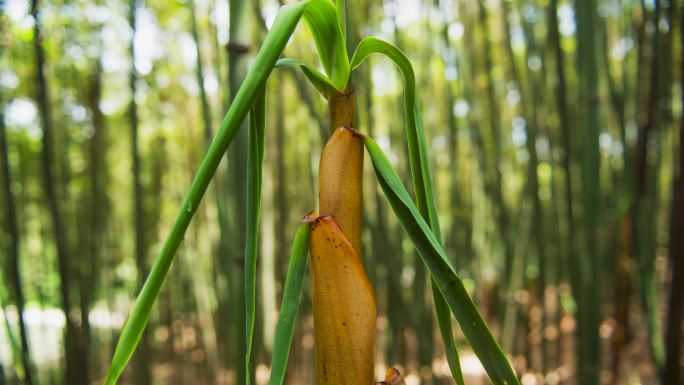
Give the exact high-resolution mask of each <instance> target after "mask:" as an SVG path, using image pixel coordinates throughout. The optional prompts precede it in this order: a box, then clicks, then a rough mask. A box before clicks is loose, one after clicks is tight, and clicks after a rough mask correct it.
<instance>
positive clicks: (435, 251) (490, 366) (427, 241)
mask: <svg viewBox="0 0 684 385" xmlns="http://www.w3.org/2000/svg"><path fill="white" fill-rule="evenodd" d="M364 145H365V146H366V149H367V151H368V153H369V154H370V156H371V160H372V162H373V168H374V169H375V173H376V175H377V177H378V182H379V184H380V187H381V188H382V190H383V192H384V193H385V197H386V198H387V200H388V201H389V203H390V205H391V207H392V209H393V210H394V212H395V214H396V216H397V218H398V219H399V221H400V223H401V224H402V227H403V228H404V230H405V232H406V233H407V234H408V236H409V237H410V238H411V241H412V242H413V244H414V246H415V247H416V249H417V250H418V254H419V255H420V257H421V259H422V260H423V262H424V264H425V266H426V267H427V269H428V271H429V272H430V275H431V276H432V278H433V279H434V282H435V284H436V286H437V287H438V288H439V291H440V292H441V294H442V295H443V297H444V299H445V300H446V302H447V303H448V305H449V308H450V309H451V312H452V313H453V315H454V316H455V317H456V320H457V321H458V323H459V325H460V326H461V329H462V330H463V334H464V335H465V337H466V339H467V340H468V343H469V344H470V346H471V347H472V348H473V351H474V352H475V354H476V355H477V357H478V358H479V359H480V362H481V363H482V365H483V366H484V368H485V370H486V371H487V374H488V375H489V377H490V379H491V380H492V382H493V383H494V384H497V385H499V384H501V385H519V382H518V378H517V377H516V375H515V372H514V371H513V368H512V367H511V365H510V363H509V362H508V359H507V358H506V355H505V354H504V353H503V351H502V350H501V347H500V346H499V344H498V342H497V341H496V339H495V338H494V336H493V335H492V333H491V331H490V330H489V328H488V327H487V324H486V323H485V321H484V319H483V318H482V315H481V314H480V312H479V310H478V309H477V307H476V306H475V304H474V302H473V301H472V299H471V298H470V296H469V295H468V293H467V291H466V289H465V286H463V282H461V280H460V279H459V278H458V275H457V274H456V272H455V270H454V268H453V266H452V265H451V262H450V261H449V259H448V258H447V256H446V253H445V252H444V249H443V248H442V246H441V245H440V243H439V241H438V239H437V238H436V236H435V234H433V232H432V230H430V227H429V226H428V224H427V223H426V222H425V220H424V219H423V217H422V216H421V214H420V212H419V210H418V208H417V207H416V206H415V205H414V203H413V201H412V200H411V197H410V196H409V194H408V191H406V188H405V187H404V186H403V185H402V183H401V180H400V179H399V176H398V175H397V173H396V171H395V170H394V169H393V167H392V165H391V163H390V162H389V160H388V159H387V157H386V156H385V154H384V153H383V152H382V150H381V149H380V147H379V146H378V144H377V143H375V141H373V140H372V139H370V138H368V137H365V138H364Z"/></svg>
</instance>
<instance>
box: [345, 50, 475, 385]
mask: <svg viewBox="0 0 684 385" xmlns="http://www.w3.org/2000/svg"><path fill="white" fill-rule="evenodd" d="M373 53H378V54H382V55H384V56H387V57H388V58H390V59H391V60H392V61H393V62H394V64H395V65H396V66H397V67H398V68H399V70H400V71H401V74H402V76H403V79H404V109H405V110H406V136H407V139H408V140H407V142H408V149H409V164H410V167H411V177H412V179H413V188H414V191H415V194H416V203H417V205H418V210H419V211H420V213H421V215H422V216H423V218H424V219H425V220H427V221H428V223H429V224H430V229H431V230H432V232H433V233H434V235H435V237H436V238H437V240H438V241H440V240H441V234H440V228H439V220H438V217H437V208H436V204H435V197H434V193H433V189H432V177H431V175H430V167H429V164H428V159H427V144H426V143H425V131H424V129H423V118H422V115H421V113H420V109H419V107H418V102H417V97H416V79H415V75H414V73H413V67H412V66H411V62H410V61H409V60H408V58H407V57H406V55H404V53H403V52H401V50H399V49H398V48H397V47H395V46H393V45H391V44H389V43H387V42H385V41H382V40H379V39H376V38H373V37H369V38H366V39H364V40H362V41H361V43H359V46H358V47H357V48H356V51H355V52H354V56H353V57H352V60H351V67H352V69H354V68H356V67H358V66H359V65H361V63H363V62H364V60H365V59H366V58H367V57H368V56H370V55H371V54H373ZM431 288H432V297H433V299H434V302H435V313H436V315H437V324H438V325H439V330H440V334H441V336H442V341H443V342H444V347H445V350H446V356H447V362H448V363H449V368H450V369H451V374H452V376H453V378H454V380H456V383H457V384H458V385H464V383H465V380H464V379H463V373H462V372H461V363H460V361H459V358H458V352H457V350H456V342H455V341H454V334H453V330H452V329H451V316H450V315H449V309H448V307H447V304H446V302H445V300H444V298H442V295H441V294H440V292H439V290H436V285H435V282H434V280H433V281H432V282H431Z"/></svg>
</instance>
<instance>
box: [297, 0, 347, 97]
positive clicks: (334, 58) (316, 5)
mask: <svg viewBox="0 0 684 385" xmlns="http://www.w3.org/2000/svg"><path fill="white" fill-rule="evenodd" d="M304 21H305V22H306V25H307V26H308V27H309V29H310V30H311V34H312V35H313V38H314V42H315V43H316V48H317V49H318V55H319V56H320V59H321V64H322V65H323V69H324V70H325V72H326V73H327V74H328V77H329V78H330V79H331V80H332V83H333V84H334V85H335V88H337V89H340V90H342V89H344V88H345V87H346V86H347V79H349V57H348V56H347V47H346V43H345V39H344V35H343V34H342V30H341V28H340V25H339V23H338V19H337V10H336V9H335V5H334V4H333V3H332V2H330V0H310V1H309V3H308V5H307V7H306V11H305V12H304Z"/></svg>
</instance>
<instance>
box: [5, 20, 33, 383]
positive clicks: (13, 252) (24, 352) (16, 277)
mask: <svg viewBox="0 0 684 385" xmlns="http://www.w3.org/2000/svg"><path fill="white" fill-rule="evenodd" d="M0 16H2V14H1V13H0ZM1 96H2V94H0V161H1V162H2V167H1V168H0V171H1V172H2V175H1V176H2V178H0V180H2V184H3V186H4V189H3V193H4V194H3V195H4V201H5V202H4V203H5V205H4V206H5V210H4V212H5V213H4V215H3V216H4V217H5V221H6V225H7V234H9V238H10V240H9V252H8V260H7V261H3V263H6V266H7V267H8V269H7V270H8V272H7V275H8V280H9V281H10V284H11V292H12V293H13V299H14V304H15V305H16V307H17V313H18V323H19V341H20V343H21V366H22V370H23V372H24V378H23V380H24V382H25V383H26V384H27V385H32V384H33V377H32V372H33V367H32V362H31V353H30V347H29V342H28V330H27V328H26V322H25V321H24V309H25V307H24V306H25V298H24V289H23V285H22V280H21V269H20V267H21V260H20V238H19V223H18V220H17V211H16V201H15V197H14V192H13V191H12V174H11V171H10V164H9V146H8V143H7V133H6V127H5V108H4V104H3V100H2V97H1Z"/></svg>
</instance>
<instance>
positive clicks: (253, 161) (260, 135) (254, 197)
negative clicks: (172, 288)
mask: <svg viewBox="0 0 684 385" xmlns="http://www.w3.org/2000/svg"><path fill="white" fill-rule="evenodd" d="M264 88H265V87H262V88H261V90H260V91H259V92H258V94H257V96H256V98H255V101H254V105H253V106H252V109H251V111H250V115H249V118H250V119H249V120H250V125H249V126H250V127H249V137H248V143H247V147H248V148H247V218H246V227H247V240H246V242H245V305H246V306H245V311H246V318H245V323H246V325H245V341H246V342H245V345H246V348H247V352H246V354H245V369H246V371H245V373H246V374H247V378H246V379H245V380H246V383H247V384H248V385H249V384H251V383H252V378H251V375H250V373H251V370H250V366H251V364H252V360H251V358H252V345H253V344H254V320H255V318H256V285H257V284H256V280H257V254H258V245H259V216H260V210H261V207H260V206H261V181H262V180H261V179H262V170H263V164H264V130H265V129H264V128H265V121H266V106H265V100H264V99H265V90H264Z"/></svg>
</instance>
